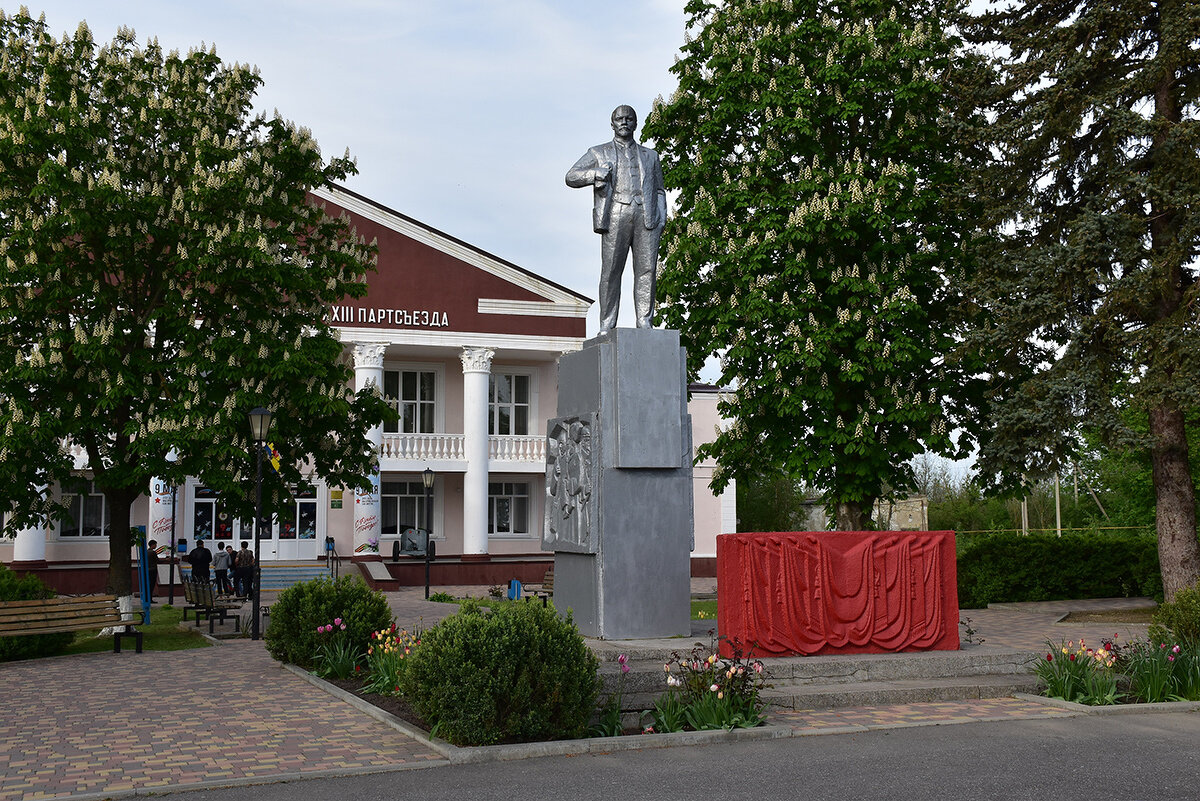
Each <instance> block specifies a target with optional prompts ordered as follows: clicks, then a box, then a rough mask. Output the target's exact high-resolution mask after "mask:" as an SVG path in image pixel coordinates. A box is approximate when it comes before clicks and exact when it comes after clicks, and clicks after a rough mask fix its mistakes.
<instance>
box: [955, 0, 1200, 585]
mask: <svg viewBox="0 0 1200 801" xmlns="http://www.w3.org/2000/svg"><path fill="white" fill-rule="evenodd" d="M964 30H965V32H966V36H967V38H968V39H969V40H970V41H971V42H973V43H974V44H975V45H976V47H977V49H978V52H981V53H993V54H997V57H996V59H995V61H994V63H993V65H992V69H991V71H990V72H989V73H987V74H988V75H989V77H990V79H989V80H977V81H975V82H974V83H973V84H971V85H967V84H964V91H966V90H969V91H970V93H971V94H972V95H973V96H974V97H975V99H976V102H977V103H978V105H979V106H980V107H981V108H983V109H985V110H986V111H987V112H988V113H989V115H990V118H991V119H992V124H991V125H989V126H987V127H986V128H981V129H980V131H979V134H980V140H979V144H981V145H982V146H985V147H988V148H989V149H991V151H992V152H993V153H994V155H995V158H994V159H993V161H992V162H991V163H990V165H989V166H988V168H987V169H985V170H982V171H979V172H977V173H975V174H974V181H973V183H974V188H975V192H976V193H977V195H978V196H979V197H980V198H981V200H982V201H983V203H984V204H985V211H986V216H985V217H984V218H983V223H984V227H985V228H986V229H988V230H989V231H990V232H991V234H992V239H991V243H990V245H989V247H988V248H987V249H986V251H985V252H984V255H983V256H982V258H981V265H982V266H981V270H980V273H979V275H978V276H977V281H976V284H975V286H974V290H973V292H974V296H975V300H976V303H977V304H978V316H977V318H976V321H975V325H974V327H973V334H972V342H973V344H974V345H975V346H977V348H978V349H979V351H980V352H984V353H986V354H988V356H989V357H990V359H991V372H990V376H991V380H992V384H991V392H992V404H993V407H992V410H991V413H990V414H989V415H988V419H989V421H990V426H989V428H988V429H987V430H985V431H983V432H982V437H981V439H982V444H983V450H982V454H981V458H980V466H981V468H982V469H983V470H984V471H985V472H988V473H992V474H1000V475H1006V476H1008V477H1009V478H1010V479H1011V478H1019V477H1021V476H1022V475H1023V476H1025V478H1026V479H1028V480H1033V479H1035V478H1037V477H1039V476H1044V475H1047V474H1049V473H1052V472H1054V471H1056V470H1058V469H1059V468H1060V467H1061V466H1062V465H1063V464H1064V463H1065V462H1066V460H1067V459H1068V458H1069V457H1070V456H1071V455H1072V454H1073V453H1074V452H1075V451H1076V450H1077V448H1078V442H1079V433H1080V430H1081V429H1083V428H1088V429H1091V430H1092V431H1093V432H1097V433H1099V434H1100V435H1102V438H1103V441H1104V442H1105V443H1106V444H1107V445H1108V446H1109V447H1115V448H1119V449H1125V448H1133V449H1138V448H1148V449H1149V451H1150V454H1151V463H1152V467H1153V469H1152V473H1153V481H1154V488H1155V495H1156V523H1157V528H1158V543H1159V558H1160V562H1161V568H1162V574H1163V585H1164V588H1165V592H1166V595H1167V597H1168V598H1172V597H1173V596H1174V594H1175V593H1176V592H1177V591H1178V590H1179V589H1181V588H1183V587H1186V586H1188V585H1190V584H1194V583H1195V582H1196V581H1197V580H1198V579H1200V544H1198V542H1197V536H1196V486H1195V484H1194V483H1193V481H1192V477H1191V472H1190V471H1189V464H1188V463H1189V454H1188V447H1187V430H1188V426H1189V424H1191V425H1195V423H1196V419H1197V417H1196V414H1197V411H1200V327H1198V326H1197V322H1198V314H1200V303H1198V300H1200V298H1198V297H1197V286H1196V278H1197V263H1196V257H1197V246H1198V245H1200V214H1198V213H1197V203H1198V202H1200V119H1198V118H1197V116H1198V111H1200V107H1198V100H1200V3H1197V2H1196V1H1195V0H1166V2H1146V3H1142V2H1129V0H1084V1H1083V2H1079V3H1058V2H1044V1H1043V0H1027V1H1026V2H1017V3H1013V4H1010V5H1007V6H1005V8H1004V9H1003V10H994V11H989V12H987V13H984V14H981V15H979V16H977V17H975V18H973V19H971V20H969V22H968V24H967V26H966V27H965V29H964ZM1131 412H1132V413H1133V414H1134V415H1136V416H1137V417H1140V418H1141V419H1142V420H1143V421H1145V425H1144V426H1133V425H1129V414H1130V413H1131ZM1139 428H1140V429H1142V432H1145V433H1142V432H1139V430H1138V429H1139Z"/></svg>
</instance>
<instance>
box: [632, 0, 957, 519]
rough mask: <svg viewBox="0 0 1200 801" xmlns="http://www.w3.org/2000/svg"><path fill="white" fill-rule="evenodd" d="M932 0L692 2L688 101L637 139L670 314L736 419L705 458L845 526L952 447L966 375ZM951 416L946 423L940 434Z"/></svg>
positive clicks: (941, 66)
mask: <svg viewBox="0 0 1200 801" xmlns="http://www.w3.org/2000/svg"><path fill="white" fill-rule="evenodd" d="M946 11H947V10H946V9H945V8H943V7H942V5H941V4H939V3H938V2H921V1H919V2H910V3H902V4H896V3H892V2H883V0H842V1H839V2H833V3H818V2H816V1H815V0H766V1H765V2H764V1H763V0H729V1H728V2H709V1H708V0H692V2H689V3H688V4H687V14H688V21H687V42H686V44H685V45H684V47H683V49H682V57H681V58H680V59H679V60H678V61H677V62H676V64H675V66H674V68H673V72H674V73H675V75H677V76H678V79H679V86H678V89H677V90H676V92H675V93H674V95H673V96H672V97H671V98H670V100H669V101H667V102H660V103H658V104H656V106H655V108H654V110H653V112H652V114H651V115H650V118H649V121H648V123H647V125H646V129H645V134H646V136H647V137H650V138H653V140H654V143H655V146H656V147H657V148H658V150H659V152H660V154H661V156H662V160H663V165H664V175H665V179H666V183H667V186H668V190H675V196H676V198H677V200H676V206H677V213H676V214H675V215H674V217H673V219H671V220H670V221H669V223H668V225H667V229H666V231H665V234H664V240H663V241H664V257H663V265H662V269H661V273H660V278H659V297H660V301H661V306H660V308H661V310H662V318H663V320H664V321H665V323H666V325H667V326H668V327H673V328H678V329H679V330H680V332H681V334H682V337H683V341H684V344H685V345H686V347H687V349H688V357H689V364H690V366H691V368H692V369H693V370H696V369H698V368H699V367H700V366H701V365H702V364H703V363H704V362H705V360H706V359H707V358H709V357H711V356H714V355H715V356H718V357H719V358H720V365H721V382H722V383H723V384H725V385H728V386H730V387H731V392H730V394H729V395H728V396H727V397H726V399H725V400H724V401H723V402H722V404H721V406H720V409H721V411H722V413H723V414H724V415H726V416H727V417H728V418H730V419H731V420H732V424H731V425H730V426H729V427H728V428H725V429H723V430H721V431H720V433H719V436H718V437H717V438H716V440H715V441H714V442H712V443H711V444H710V445H706V446H704V447H703V448H702V449H701V451H702V453H704V454H705V455H711V456H715V458H716V459H717V461H718V464H719V467H718V470H717V472H716V474H715V475H714V480H713V486H714V488H715V489H718V490H719V489H721V488H722V487H723V486H724V485H725V484H726V483H727V481H728V480H729V479H730V478H731V477H739V478H743V477H749V476H753V475H758V474H766V473H771V472H773V471H775V470H782V471H783V472H784V474H786V475H788V476H790V477H792V479H794V480H795V481H798V482H803V483H804V484H805V485H807V486H810V487H813V488H815V489H818V490H820V491H822V492H823V493H824V497H825V499H826V501H827V504H828V506H829V507H831V509H832V511H834V512H835V514H836V522H837V527H838V528H839V529H859V528H863V527H866V526H867V525H869V521H870V516H871V510H872V507H873V504H874V502H875V500H876V499H878V498H880V497H882V496H885V495H887V494H889V493H893V492H898V491H903V490H905V489H907V488H909V487H911V486H912V483H913V475H912V469H911V467H910V466H909V465H908V462H909V460H910V459H911V457H912V456H913V455H915V454H917V453H920V452H922V451H925V450H931V451H935V452H941V453H949V452H951V451H952V450H953V446H952V444H951V441H950V439H949V437H948V436H947V431H948V430H951V429H953V427H954V418H953V415H954V411H955V399H956V396H957V395H958V394H959V393H962V392H964V391H965V390H966V389H967V388H968V387H969V386H970V382H969V381H968V380H967V379H966V378H964V377H963V375H962V368H961V366H959V365H957V364H954V363H951V362H950V361H948V360H947V359H946V354H947V353H948V352H949V351H951V349H952V348H953V344H954V343H953V334H954V332H953V330H952V322H951V308H952V307H953V303H954V294H955V290H956V288H957V286H958V283H959V282H958V279H957V276H958V274H959V271H960V269H961V268H962V245H963V242H962V236H961V232H960V231H959V230H958V216H957V215H955V214H953V213H950V209H951V207H952V205H953V202H952V201H953V198H954V195H953V193H951V192H949V191H948V188H949V187H952V186H953V185H954V184H955V183H956V181H957V177H958V167H957V166H956V161H957V159H958V154H957V153H956V151H955V149H954V146H953V144H952V143H953V141H954V137H953V136H951V135H948V129H951V128H952V127H953V123H952V114H951V112H952V110H953V109H952V108H951V104H950V100H949V98H948V96H947V95H946V93H945V91H944V86H945V82H946V78H947V74H948V71H949V70H950V68H951V66H952V65H951V55H952V53H953V51H954V47H955V43H954V40H953V39H952V38H951V36H950V35H948V33H947V31H946V28H945V25H944V23H943V20H944V19H945V17H946ZM948 421H949V423H948Z"/></svg>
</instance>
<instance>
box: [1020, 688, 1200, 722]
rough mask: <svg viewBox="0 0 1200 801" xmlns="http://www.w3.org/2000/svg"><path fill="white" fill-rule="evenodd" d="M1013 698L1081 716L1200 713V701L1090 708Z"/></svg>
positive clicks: (1039, 697) (1039, 698) (1043, 699)
mask: <svg viewBox="0 0 1200 801" xmlns="http://www.w3.org/2000/svg"><path fill="white" fill-rule="evenodd" d="M1013 697H1015V698H1020V699H1021V700H1022V701H1032V702H1035V703H1039V704H1042V705H1044V706H1053V707H1057V708H1059V709H1066V710H1069V711H1071V712H1075V713H1077V714H1080V715H1097V716H1100V717H1104V716H1106V715H1142V714H1150V713H1153V712H1200V701H1160V702H1158V703H1154V704H1113V705H1111V706H1089V705H1088V704H1077V703H1075V702H1074V701H1064V700H1062V699H1061V698H1049V697H1047V696H1045V695H1030V694H1028V693H1013Z"/></svg>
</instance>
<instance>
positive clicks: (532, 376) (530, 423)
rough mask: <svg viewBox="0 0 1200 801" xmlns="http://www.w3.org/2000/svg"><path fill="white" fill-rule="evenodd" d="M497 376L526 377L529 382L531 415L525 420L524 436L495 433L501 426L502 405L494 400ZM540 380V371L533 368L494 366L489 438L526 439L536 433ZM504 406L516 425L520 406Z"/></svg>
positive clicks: (489, 385) (490, 383) (489, 404)
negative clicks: (517, 409)
mask: <svg viewBox="0 0 1200 801" xmlns="http://www.w3.org/2000/svg"><path fill="white" fill-rule="evenodd" d="M496 376H510V377H512V376H524V377H525V378H527V379H528V380H529V403H528V404H527V405H528V407H529V414H528V416H527V417H526V420H525V428H526V430H525V433H523V434H516V433H511V432H510V433H509V434H498V433H495V432H496V431H498V430H499V428H500V425H499V423H500V420H499V406H500V404H498V403H496V401H495V399H494V395H495V386H496V381H495V379H496ZM538 378H539V375H538V371H537V370H536V369H535V368H532V367H505V366H504V365H492V372H491V374H490V375H489V376H488V436H489V437H505V436H517V437H525V436H529V435H530V434H531V433H534V432H536V430H537V423H536V422H535V421H537V420H538V419H539V418H538V408H537V406H538V403H537V402H538ZM504 405H506V406H507V407H508V409H509V414H510V417H509V419H510V420H512V421H513V422H514V423H515V421H516V415H515V414H514V411H515V409H516V407H517V406H518V405H520V404H517V403H515V402H510V403H507V404H504Z"/></svg>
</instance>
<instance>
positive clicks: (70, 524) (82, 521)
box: [58, 479, 108, 537]
mask: <svg viewBox="0 0 1200 801" xmlns="http://www.w3.org/2000/svg"><path fill="white" fill-rule="evenodd" d="M64 489H65V490H66V492H65V494H64V498H65V499H66V500H67V506H68V509H69V510H70V511H69V515H68V517H67V518H66V519H64V520H63V521H62V523H61V524H60V525H59V529H58V531H59V536H62V537H107V536H108V504H107V503H105V501H104V494H103V493H101V492H98V491H97V490H96V485H95V483H94V482H92V481H88V480H87V479H79V480H78V481H77V482H73V483H72V484H68V485H67V486H66V487H65V488H64Z"/></svg>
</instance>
